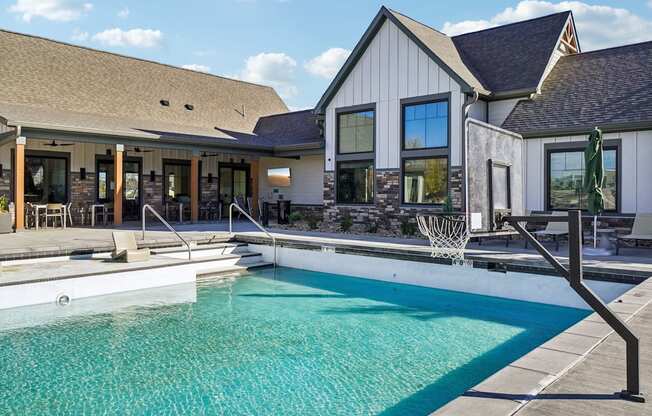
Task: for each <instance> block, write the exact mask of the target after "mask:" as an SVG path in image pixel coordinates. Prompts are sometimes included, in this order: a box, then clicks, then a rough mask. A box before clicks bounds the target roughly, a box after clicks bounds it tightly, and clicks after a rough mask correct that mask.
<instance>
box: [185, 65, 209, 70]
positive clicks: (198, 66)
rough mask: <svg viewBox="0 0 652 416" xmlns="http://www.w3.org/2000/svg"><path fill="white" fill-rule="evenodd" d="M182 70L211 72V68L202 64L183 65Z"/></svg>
mask: <svg viewBox="0 0 652 416" xmlns="http://www.w3.org/2000/svg"><path fill="white" fill-rule="evenodd" d="M181 68H185V69H190V70H191V71H197V72H211V67H210V66H207V65H200V64H188V65H182V66H181Z"/></svg>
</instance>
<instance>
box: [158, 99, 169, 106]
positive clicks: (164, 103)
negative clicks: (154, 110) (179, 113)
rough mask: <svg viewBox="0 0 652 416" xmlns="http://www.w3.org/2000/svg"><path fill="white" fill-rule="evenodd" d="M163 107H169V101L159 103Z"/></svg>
mask: <svg viewBox="0 0 652 416" xmlns="http://www.w3.org/2000/svg"><path fill="white" fill-rule="evenodd" d="M159 102H160V103H161V105H162V106H163V107H169V106H170V102H169V101H168V100H161V101H159Z"/></svg>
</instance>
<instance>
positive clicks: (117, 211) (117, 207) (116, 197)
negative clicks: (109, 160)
mask: <svg viewBox="0 0 652 416" xmlns="http://www.w3.org/2000/svg"><path fill="white" fill-rule="evenodd" d="M124 150H125V146H124V145H122V144H116V145H115V156H114V157H113V180H114V181H115V187H114V188H113V224H115V225H120V224H122V187H123V184H122V156H123V153H124Z"/></svg>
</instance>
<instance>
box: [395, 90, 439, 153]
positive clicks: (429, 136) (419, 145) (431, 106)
mask: <svg viewBox="0 0 652 416" xmlns="http://www.w3.org/2000/svg"><path fill="white" fill-rule="evenodd" d="M446 146H448V101H436V102H429V103H417V104H405V105H404V106H403V149H431V148H437V147H446Z"/></svg>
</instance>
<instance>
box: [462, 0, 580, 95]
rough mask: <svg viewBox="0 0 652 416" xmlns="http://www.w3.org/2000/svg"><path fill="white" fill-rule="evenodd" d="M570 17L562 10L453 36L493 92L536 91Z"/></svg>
mask: <svg viewBox="0 0 652 416" xmlns="http://www.w3.org/2000/svg"><path fill="white" fill-rule="evenodd" d="M569 17H571V12H569V11H566V12H561V13H556V14H553V15H549V16H544V17H539V18H536V19H531V20H526V21H522V22H516V23H511V24H508V25H503V26H498V27H494V28H490V29H485V30H481V31H478V32H471V33H466V34H463V35H458V36H454V37H453V42H454V43H455V45H456V46H457V48H458V50H459V51H460V54H461V55H462V60H463V61H464V63H465V64H466V65H467V66H468V67H469V68H470V69H471V70H472V71H473V73H474V74H475V75H476V77H478V78H479V79H480V80H481V81H482V83H483V84H484V85H485V86H486V87H487V89H489V90H491V92H492V93H494V94H499V93H504V92H508V91H519V90H536V88H537V86H538V85H539V82H540V80H541V77H542V76H543V73H544V71H545V69H546V66H547V65H548V61H549V60H550V57H551V55H552V53H553V51H554V50H555V47H556V46H557V43H558V41H559V36H560V35H561V33H562V30H563V29H564V27H565V26H566V22H567V21H568V19H569Z"/></svg>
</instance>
